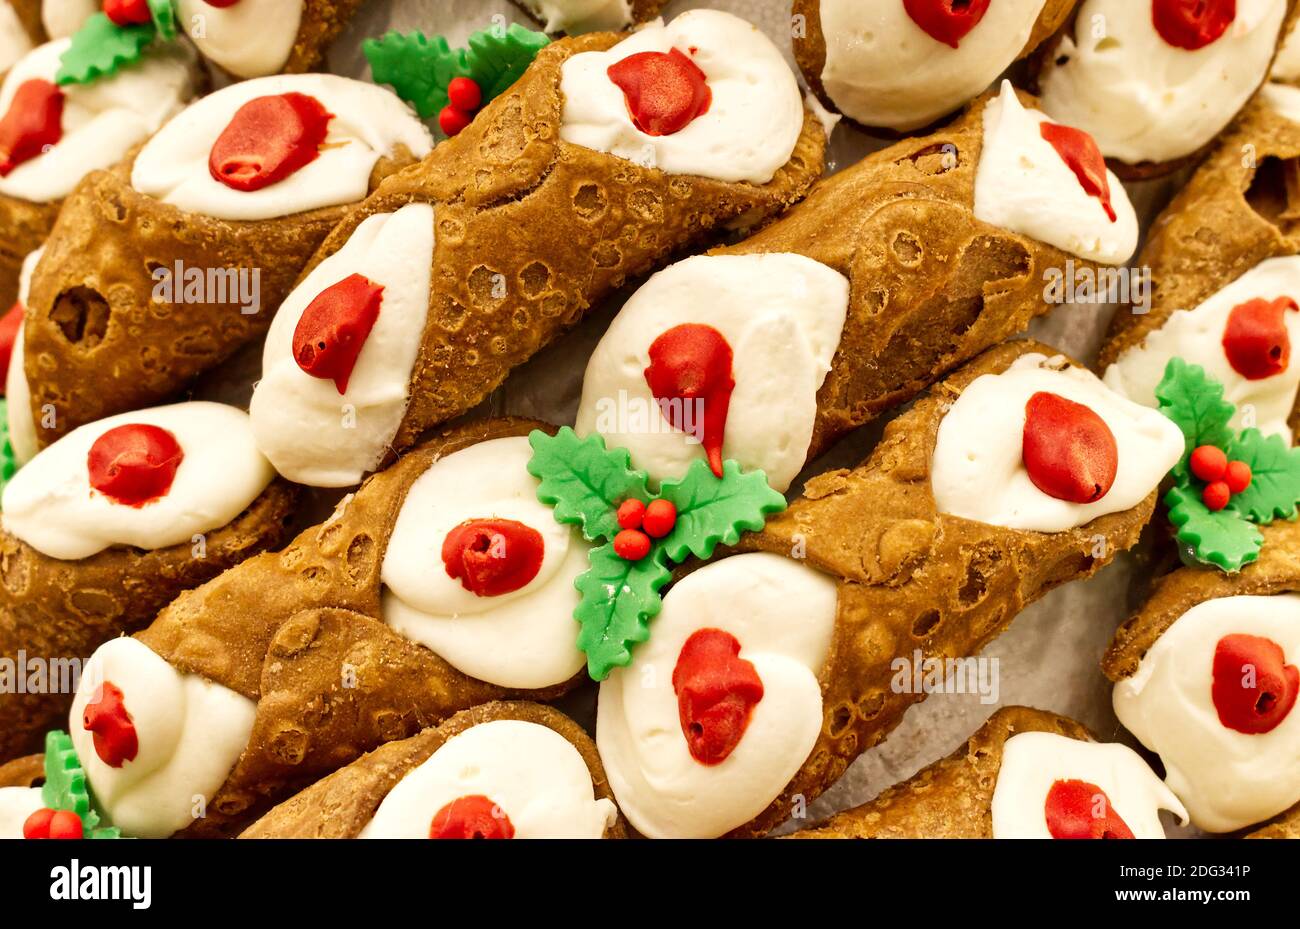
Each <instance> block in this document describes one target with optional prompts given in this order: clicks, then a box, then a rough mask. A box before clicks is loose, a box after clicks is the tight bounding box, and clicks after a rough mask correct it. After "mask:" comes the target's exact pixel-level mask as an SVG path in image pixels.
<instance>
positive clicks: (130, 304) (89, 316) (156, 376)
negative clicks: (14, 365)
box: [24, 148, 412, 446]
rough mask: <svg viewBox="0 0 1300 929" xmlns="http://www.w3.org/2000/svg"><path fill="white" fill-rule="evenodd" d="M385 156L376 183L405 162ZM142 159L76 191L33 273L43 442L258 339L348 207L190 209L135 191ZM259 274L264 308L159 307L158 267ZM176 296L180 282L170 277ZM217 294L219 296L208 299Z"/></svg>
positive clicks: (137, 404) (35, 384)
mask: <svg viewBox="0 0 1300 929" xmlns="http://www.w3.org/2000/svg"><path fill="white" fill-rule="evenodd" d="M411 160H412V159H411V157H410V155H409V153H408V152H406V150H405V149H404V148H402V149H401V150H400V151H399V152H398V153H397V154H395V155H394V156H393V157H391V158H384V159H381V160H380V161H379V162H378V163H377V164H376V166H375V169H374V172H373V174H372V176H371V184H372V187H373V185H375V184H377V183H378V182H379V181H380V180H381V179H382V178H383V177H385V176H387V175H388V174H389V173H391V172H392V171H394V170H396V169H397V168H399V167H401V166H403V165H406V164H409V163H410V162H411ZM133 162H134V156H132V157H130V158H128V159H127V160H126V161H125V162H123V163H122V164H119V165H118V166H116V167H115V168H113V169H112V170H110V171H93V172H91V173H90V174H88V175H87V176H86V177H85V178H83V179H82V181H81V183H79V184H78V185H77V187H76V188H75V189H74V190H73V192H72V193H71V194H69V195H68V197H67V199H66V200H65V201H64V205H63V209H62V210H61V211H60V212H59V215H58V219H57V221H56V222H55V224H54V228H53V230H52V231H51V233H50V237H49V239H48V241H47V243H46V246H45V252H44V254H43V255H42V256H41V260H40V262H39V263H38V264H37V266H36V271H35V273H34V274H33V276H32V287H31V298H30V304H31V305H30V306H29V307H28V308H27V310H28V312H27V317H26V325H25V326H24V331H25V338H26V341H25V343H24V360H25V363H26V365H25V368H26V372H27V380H28V383H29V384H30V385H31V403H32V415H33V416H34V417H35V419H36V422H37V423H41V424H42V426H44V425H45V422H47V421H48V420H46V418H45V417H44V412H45V411H44V407H45V406H46V405H47V404H49V405H51V406H52V408H53V411H54V424H53V426H50V427H48V428H40V429H38V430H37V439H38V441H39V442H40V443H41V445H42V446H44V445H48V444H49V443H51V442H53V441H54V440H55V439H57V438H59V437H60V436H62V435H64V434H66V433H67V432H69V431H71V430H72V429H75V428H76V427H77V426H80V425H83V424H85V423H88V422H92V421H94V420H97V419H102V418H103V417H105V416H109V415H111V414H113V413H120V412H123V411H126V410H133V409H140V408H142V407H147V406H152V405H156V404H158V403H160V402H163V401H165V400H167V399H169V398H171V397H172V396H173V395H175V394H176V393H178V392H179V391H181V390H182V389H183V388H185V387H186V386H187V385H188V384H189V383H190V381H192V380H193V379H194V378H195V377H196V376H198V375H199V374H201V373H202V372H204V371H206V370H208V369H209V368H212V367H214V366H216V365H218V364H220V363H221V362H223V361H225V360H226V359H227V358H229V357H230V356H231V355H232V354H233V353H234V352H235V351H236V350H237V349H238V348H240V347H241V346H242V345H244V344H245V343H247V342H249V341H251V340H253V339H255V338H257V337H259V336H261V335H262V334H263V333H265V331H266V329H267V327H268V326H269V325H270V324H271V319H272V317H273V316H274V314H275V308H276V307H277V306H279V304H280V301H281V300H283V299H284V298H285V296H286V295H288V293H289V291H290V290H291V289H292V287H293V284H294V281H295V280H296V278H297V276H298V272H299V271H300V270H301V269H302V266H303V265H304V264H305V263H306V262H307V260H308V259H309V258H310V257H311V254H312V252H313V251H315V249H316V247H317V246H318V245H319V244H320V243H321V241H323V240H324V238H325V236H326V234H327V233H328V232H329V231H330V229H331V228H333V227H334V225H335V224H336V223H337V222H338V221H339V220H340V219H341V218H342V217H343V216H344V214H345V213H346V212H347V209H348V207H347V206H336V207H326V208H323V209H318V210H311V211H308V212H305V213H297V214H294V215H292V216H284V217H278V218H275V219H269V220H258V221H248V222H245V221H234V220H223V219H213V218H211V217H208V216H202V215H200V214H197V213H189V212H186V211H183V210H180V209H177V208H176V207H174V206H172V205H170V204H168V203H164V202H162V201H161V200H157V199H154V198H153V197H148V196H145V195H144V194H141V193H139V192H137V191H136V190H135V189H134V188H133V187H132V186H131V181H130V178H131V165H132V163H133ZM177 262H180V263H181V264H182V265H183V266H184V267H185V268H192V269H200V270H204V271H205V272H206V269H222V268H248V269H252V268H255V269H258V272H259V275H260V310H259V312H257V313H250V314H244V313H241V312H240V308H239V306H238V300H237V299H230V300H227V301H226V302H221V303H217V302H212V303H207V302H193V303H189V302H184V301H182V302H180V303H169V302H164V301H161V300H158V301H155V300H154V299H153V295H154V292H155V289H156V288H157V286H158V285H157V282H156V281H155V279H154V277H153V272H154V271H155V269H167V270H169V271H170V270H172V269H174V268H175V267H176V264H177ZM173 286H174V287H176V288H177V289H180V288H181V287H182V281H181V280H180V279H179V278H177V279H175V280H174V281H173ZM208 296H211V297H213V298H218V297H221V296H222V295H221V294H219V293H212V294H208Z"/></svg>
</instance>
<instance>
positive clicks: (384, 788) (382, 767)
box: [0, 702, 627, 839]
mask: <svg viewBox="0 0 1300 929" xmlns="http://www.w3.org/2000/svg"><path fill="white" fill-rule="evenodd" d="M499 719H516V720H522V721H523V722H529V723H537V724H538V725H541V726H546V727H547V728H549V729H552V730H554V731H555V732H558V733H559V734H560V735H562V736H564V738H565V739H567V740H568V742H569V743H570V744H571V745H572V746H573V747H574V748H576V749H577V750H578V753H579V754H580V755H581V756H582V760H583V761H585V762H586V763H587V769H588V770H589V771H590V772H591V781H592V785H593V787H594V788H595V795H596V799H598V800H599V799H606V800H609V801H610V802H613V801H614V794H613V792H612V791H611V790H610V787H609V781H608V780H606V778H605V768H604V766H603V765H602V764H601V763H600V756H599V755H598V754H596V745H595V743H594V742H592V740H591V736H589V735H587V733H586V732H585V731H584V730H583V728H582V727H581V726H579V725H578V724H577V723H575V722H574V721H573V720H571V719H569V717H567V716H565V715H564V714H563V713H561V712H560V711H559V710H556V709H554V708H552V707H549V706H543V705H542V704H539V703H525V702H508V703H500V702H498V703H485V704H483V705H481V706H476V707H473V708H471V709H468V710H462V711H461V712H459V713H457V714H456V715H455V716H453V717H451V718H450V719H448V720H447V721H446V722H444V723H443V724H442V725H440V726H437V727H435V728H432V729H426V730H424V731H423V732H421V733H420V734H419V735H416V736H412V737H411V738H409V739H402V740H401V741H400V742H389V743H388V744H387V745H383V746H381V747H380V748H377V749H375V750H374V751H373V752H370V753H369V754H367V755H364V756H362V757H361V758H358V759H357V760H356V761H354V762H352V763H351V764H350V765H348V766H347V767H345V768H340V769H339V770H338V771H335V772H334V773H333V774H331V775H329V776H328V777H326V778H324V779H322V780H320V781H317V782H316V783H315V784H313V785H312V786H311V787H308V788H307V789H306V790H304V791H303V792H302V793H300V794H297V795H296V796H294V797H291V798H290V799H288V800H286V801H284V802H283V803H281V804H280V805H279V806H276V807H275V808H274V809H272V810H271V811H270V812H268V813H267V814H266V815H265V816H263V817H262V818H261V819H259V820H258V821H257V822H255V823H253V825H252V826H250V827H249V828H248V829H246V830H245V831H244V832H243V834H241V835H240V838H241V839H355V838H356V837H357V834H358V833H360V832H361V830H362V829H364V828H365V826H366V824H367V823H369V822H370V820H371V819H373V818H374V815H375V811H376V810H377V809H378V808H379V804H380V803H382V802H383V800H384V798H385V797H386V796H388V793H389V791H391V790H392V789H393V788H394V787H396V786H397V782H398V781H400V780H401V779H402V778H403V777H405V776H406V775H407V774H409V773H410V772H411V771H413V770H415V768H417V767H419V766H420V765H421V764H423V763H424V762H425V761H426V760H427V759H428V758H429V756H430V755H432V754H433V753H434V752H436V751H437V750H438V749H440V748H442V746H443V745H444V744H445V743H446V742H447V740H448V739H450V738H451V737H452V736H456V735H459V734H460V733H462V732H464V731H465V730H467V729H470V728H472V727H474V726H478V725H480V724H482V723H487V722H493V721H495V720H499ZM3 774H4V769H2V768H0V776H3ZM626 837H627V825H626V823H625V822H624V820H623V817H622V815H621V814H620V815H619V817H618V820H617V821H616V822H615V824H614V825H613V826H612V827H610V828H609V829H607V830H606V832H605V838H608V839H622V838H626Z"/></svg>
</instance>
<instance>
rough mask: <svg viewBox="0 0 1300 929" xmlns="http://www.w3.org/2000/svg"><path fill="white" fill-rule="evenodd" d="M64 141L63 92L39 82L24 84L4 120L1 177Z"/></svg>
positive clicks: (0, 126)
mask: <svg viewBox="0 0 1300 929" xmlns="http://www.w3.org/2000/svg"><path fill="white" fill-rule="evenodd" d="M61 138H63V91H61V90H59V88H58V87H56V86H54V85H53V84H51V83H50V82H49V81H43V80H41V79H39V78H33V79H31V80H29V81H23V82H22V83H21V84H19V85H18V89H17V90H16V91H15V92H14V96H13V99H12V100H11V101H10V103H9V109H8V110H7V111H6V112H5V115H4V117H3V118H0V177H8V176H9V174H10V172H11V171H13V169H14V168H16V167H18V166H19V165H20V164H22V163H23V162H26V161H31V160H32V159H33V158H35V157H36V156H37V155H39V154H41V153H42V152H44V151H45V149H46V148H48V147H49V146H51V145H55V144H56V143H57V142H58V141H59V139H61Z"/></svg>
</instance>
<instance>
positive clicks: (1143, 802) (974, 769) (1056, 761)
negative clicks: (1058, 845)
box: [793, 706, 1187, 839]
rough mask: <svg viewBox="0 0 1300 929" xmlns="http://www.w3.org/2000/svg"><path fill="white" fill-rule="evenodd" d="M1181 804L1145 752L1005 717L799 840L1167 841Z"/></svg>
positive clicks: (1068, 724)
mask: <svg viewBox="0 0 1300 929" xmlns="http://www.w3.org/2000/svg"><path fill="white" fill-rule="evenodd" d="M1160 810H1170V811H1172V812H1174V813H1176V814H1177V815H1178V816H1179V817H1180V818H1181V819H1182V821H1183V823H1184V825H1185V824H1186V822H1187V812H1186V811H1185V810H1184V809H1183V805H1182V804H1181V803H1179V802H1178V798H1177V797H1175V796H1174V795H1173V793H1172V792H1171V791H1170V790H1169V788H1168V787H1166V786H1165V785H1164V784H1163V783H1162V782H1161V781H1160V778H1158V777H1157V776H1156V774H1155V772H1154V771H1152V770H1151V768H1150V767H1149V766H1148V765H1147V763H1146V762H1145V761H1143V760H1142V757H1141V756H1140V755H1138V753H1137V752H1135V751H1133V749H1131V748H1129V747H1128V746H1126V745H1120V744H1118V743H1102V742H1097V741H1096V740H1095V739H1094V738H1093V737H1092V735H1091V733H1089V732H1088V730H1087V729H1085V728H1084V727H1083V726H1081V725H1079V724H1078V723H1076V722H1075V721H1074V720H1071V719H1066V718H1065V717H1064V716H1057V715H1056V714H1055V713H1048V712H1045V711H1043V710H1035V709H1031V708H1029V707H1024V706H1009V707H1004V708H1003V709H1000V710H998V711H997V712H996V713H994V714H993V715H992V716H991V717H989V720H988V722H986V723H985V724H984V725H983V726H981V727H980V729H979V731H978V732H976V733H975V734H974V735H973V736H971V737H970V740H969V741H967V742H966V743H965V744H964V745H962V746H961V747H960V748H958V749H957V750H956V751H955V752H953V753H952V754H951V755H949V756H948V757H947V758H944V759H943V760H942V761H937V762H935V763H934V764H932V765H930V766H929V767H928V768H925V769H924V770H922V771H919V772H917V773H916V774H914V775H912V777H910V778H908V779H907V780H906V781H903V782H902V783H900V784H895V785H894V786H893V787H890V788H889V789H888V790H886V791H884V792H883V793H881V794H880V796H878V797H876V798H875V799H874V800H872V801H871V802H870V803H866V804H863V805H862V806H859V807H855V808H854V809H851V810H846V811H845V812H843V813H840V814H838V815H836V816H833V817H831V819H830V820H828V821H827V822H825V823H823V824H822V825H820V826H814V827H812V828H809V829H804V830H801V831H799V832H796V833H794V835H793V837H794V838H797V839H1163V838H1164V837H1165V831H1164V827H1163V825H1162V824H1161V822H1160V815H1159V813H1160Z"/></svg>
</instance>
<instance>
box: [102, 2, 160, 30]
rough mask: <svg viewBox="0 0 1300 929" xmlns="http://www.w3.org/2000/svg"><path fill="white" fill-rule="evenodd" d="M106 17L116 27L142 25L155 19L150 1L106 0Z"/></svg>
mask: <svg viewBox="0 0 1300 929" xmlns="http://www.w3.org/2000/svg"><path fill="white" fill-rule="evenodd" d="M104 15H105V16H107V17H108V18H109V19H110V20H112V22H113V25H115V26H131V25H141V24H144V23H147V22H150V21H151V20H152V19H153V15H152V14H151V13H150V12H149V2H148V0H104Z"/></svg>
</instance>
